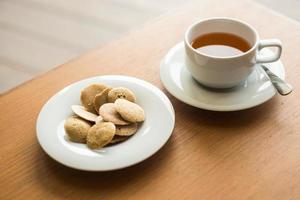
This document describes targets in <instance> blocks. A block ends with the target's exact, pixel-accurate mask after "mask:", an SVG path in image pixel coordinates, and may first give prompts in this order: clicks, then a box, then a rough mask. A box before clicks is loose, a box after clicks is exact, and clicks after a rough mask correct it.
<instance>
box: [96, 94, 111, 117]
mask: <svg viewBox="0 0 300 200" xmlns="http://www.w3.org/2000/svg"><path fill="white" fill-rule="evenodd" d="M110 90H111V89H110V88H106V89H104V90H103V91H102V92H101V93H100V94H97V95H96V96H95V98H94V108H95V110H96V111H97V112H99V108H100V107H101V106H102V105H103V104H105V103H107V94H108V92H109V91H110Z"/></svg>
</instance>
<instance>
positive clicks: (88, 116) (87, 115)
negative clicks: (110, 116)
mask: <svg viewBox="0 0 300 200" xmlns="http://www.w3.org/2000/svg"><path fill="white" fill-rule="evenodd" d="M71 109H72V111H73V112H74V113H75V114H76V115H77V116H79V117H81V118H82V119H85V120H87V121H90V122H95V121H96V118H97V117H98V115H95V114H94V113H91V112H89V111H87V110H86V108H85V107H83V106H80V105H72V106H71Z"/></svg>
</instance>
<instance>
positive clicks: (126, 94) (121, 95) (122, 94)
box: [107, 87, 136, 103]
mask: <svg viewBox="0 0 300 200" xmlns="http://www.w3.org/2000/svg"><path fill="white" fill-rule="evenodd" d="M117 99H126V100H128V101H131V102H135V101H136V98H135V95H134V93H133V92H132V91H131V90H129V89H128V88H124V87H116V88H113V89H111V90H110V91H109V93H108V96H107V100H108V102H109V103H114V102H115V101H116V100H117Z"/></svg>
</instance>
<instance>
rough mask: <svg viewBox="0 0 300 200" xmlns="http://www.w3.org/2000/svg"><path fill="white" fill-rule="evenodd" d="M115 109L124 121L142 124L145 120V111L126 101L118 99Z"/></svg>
mask: <svg viewBox="0 0 300 200" xmlns="http://www.w3.org/2000/svg"><path fill="white" fill-rule="evenodd" d="M115 109H116V111H117V112H118V113H119V114H120V115H121V117H122V118H123V119H125V120H126V121H129V122H142V121H144V120H145V112H144V110H143V109H142V108H141V107H140V106H139V105H137V104H136V103H132V102H130V101H127V100H125V99H117V100H116V102H115Z"/></svg>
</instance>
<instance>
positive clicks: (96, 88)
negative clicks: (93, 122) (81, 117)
mask: <svg viewBox="0 0 300 200" xmlns="http://www.w3.org/2000/svg"><path fill="white" fill-rule="evenodd" d="M106 88H107V86H105V85H103V84H92V85H89V86H88V87H86V88H84V89H83V90H82V91H81V95H80V101H81V104H82V105H83V106H84V107H85V108H86V109H87V110H88V111H90V112H92V113H97V112H96V111H95V109H94V99H95V96H96V95H97V94H99V93H101V92H102V91H103V90H105V89H106Z"/></svg>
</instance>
